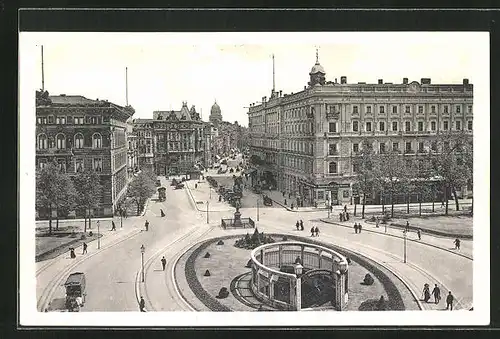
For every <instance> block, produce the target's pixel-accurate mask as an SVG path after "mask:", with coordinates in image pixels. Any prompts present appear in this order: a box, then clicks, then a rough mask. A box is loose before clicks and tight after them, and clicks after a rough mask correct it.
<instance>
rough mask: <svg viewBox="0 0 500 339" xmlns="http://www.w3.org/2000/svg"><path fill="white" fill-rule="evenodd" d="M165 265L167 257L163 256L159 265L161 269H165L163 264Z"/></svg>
mask: <svg viewBox="0 0 500 339" xmlns="http://www.w3.org/2000/svg"><path fill="white" fill-rule="evenodd" d="M166 265H167V259H165V256H163V257H162V258H161V266H162V267H163V270H164V271H165V266H166Z"/></svg>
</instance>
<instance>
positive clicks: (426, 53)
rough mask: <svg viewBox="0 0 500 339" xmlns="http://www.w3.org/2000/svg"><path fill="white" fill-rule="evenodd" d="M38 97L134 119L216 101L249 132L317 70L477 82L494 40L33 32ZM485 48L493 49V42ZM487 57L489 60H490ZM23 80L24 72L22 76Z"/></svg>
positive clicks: (357, 78)
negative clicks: (91, 103)
mask: <svg viewBox="0 0 500 339" xmlns="http://www.w3.org/2000/svg"><path fill="white" fill-rule="evenodd" d="M20 36H21V37H20V58H30V62H32V63H33V64H32V65H30V67H32V71H33V74H32V81H33V86H34V89H40V88H41V86H42V84H41V83H42V71H41V70H42V67H41V48H40V46H41V45H43V46H44V81H45V89H46V90H47V91H49V93H50V94H51V95H57V94H67V95H83V96H85V97H87V98H89V99H101V100H102V99H106V100H108V101H111V102H114V103H116V104H119V105H125V104H126V89H125V88H126V86H125V83H126V81H125V68H126V67H127V68H128V101H129V104H130V105H132V106H133V107H134V108H135V111H136V113H135V115H134V117H135V118H151V117H152V115H153V111H155V110H170V109H173V110H179V109H180V108H181V106H182V102H183V101H187V103H188V106H189V107H191V105H195V107H196V109H197V111H198V112H201V113H202V119H203V120H207V119H208V116H209V114H210V108H211V107H212V105H213V103H214V102H215V101H217V103H218V104H219V106H220V107H221V110H222V115H223V118H224V120H226V121H231V122H233V121H238V122H239V123H240V124H242V125H244V126H247V125H248V118H247V114H246V113H247V111H248V109H247V108H246V107H248V106H249V104H250V103H254V102H257V101H260V100H261V98H262V97H263V96H268V97H269V95H270V92H271V89H272V83H273V62H272V55H273V54H274V56H275V83H276V90H277V91H279V90H282V91H283V93H284V94H285V93H292V92H299V91H301V90H302V89H303V88H304V86H305V85H307V82H308V80H309V72H310V70H311V67H312V66H313V65H314V63H315V61H316V49H318V54H319V62H320V63H321V65H322V66H323V67H324V69H325V71H326V73H327V74H326V78H327V81H334V80H335V78H337V79H338V81H340V77H341V76H346V77H347V81H348V83H356V82H361V81H362V82H367V83H376V82H377V80H378V79H383V80H384V82H393V83H402V79H403V78H405V77H406V78H409V80H410V82H411V81H413V80H416V81H420V79H421V78H431V79H432V83H462V79H463V78H468V79H469V80H470V82H471V83H474V79H475V78H476V77H477V76H478V74H481V72H482V71H483V70H484V66H485V65H484V59H482V57H484V53H481V52H486V53H487V52H488V51H487V48H488V34H487V33H467V32H462V33H453V32H449V33H436V32H428V33H408V32H401V33H377V32H374V33H357V32H343V33H317V32H316V33H314V32H311V33H78V32H77V33H26V32H22V33H21V35H20ZM485 42H486V43H485ZM485 48H486V51H485ZM21 71H22V69H21Z"/></svg>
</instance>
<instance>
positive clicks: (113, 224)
mask: <svg viewBox="0 0 500 339" xmlns="http://www.w3.org/2000/svg"><path fill="white" fill-rule="evenodd" d="M111 230H112V231H116V225H115V222H114V221H113V220H111Z"/></svg>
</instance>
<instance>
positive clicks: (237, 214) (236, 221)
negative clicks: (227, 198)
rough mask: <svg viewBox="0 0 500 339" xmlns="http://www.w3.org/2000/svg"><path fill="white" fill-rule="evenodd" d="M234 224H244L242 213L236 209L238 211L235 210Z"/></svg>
mask: <svg viewBox="0 0 500 339" xmlns="http://www.w3.org/2000/svg"><path fill="white" fill-rule="evenodd" d="M234 226H242V223H241V213H240V211H238V209H236V212H234Z"/></svg>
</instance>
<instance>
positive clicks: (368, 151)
mask: <svg viewBox="0 0 500 339" xmlns="http://www.w3.org/2000/svg"><path fill="white" fill-rule="evenodd" d="M361 146H362V147H361V150H360V152H359V154H357V155H356V158H355V159H354V161H353V164H354V168H355V171H356V178H355V182H354V185H355V186H356V188H358V189H359V190H360V191H361V193H362V195H363V199H362V204H363V208H362V210H361V217H362V218H364V217H365V205H366V196H367V194H373V191H374V186H375V185H376V180H377V177H378V175H377V173H378V171H377V170H378V168H377V167H376V166H375V164H376V163H377V160H376V154H375V152H374V151H373V147H372V144H371V142H369V141H368V139H363V141H362V143H361Z"/></svg>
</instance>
